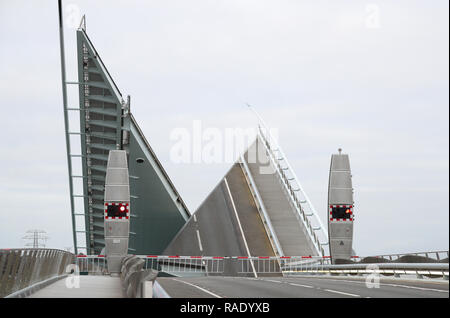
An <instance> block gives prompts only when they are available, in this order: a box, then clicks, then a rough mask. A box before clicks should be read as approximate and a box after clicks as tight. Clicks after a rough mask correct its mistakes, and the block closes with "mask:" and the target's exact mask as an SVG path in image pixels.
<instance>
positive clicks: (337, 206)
mask: <svg viewBox="0 0 450 318" xmlns="http://www.w3.org/2000/svg"><path fill="white" fill-rule="evenodd" d="M333 208H348V209H349V210H350V218H349V219H333ZM353 219H354V217H353V205H342V204H341V205H339V204H334V205H330V221H353Z"/></svg>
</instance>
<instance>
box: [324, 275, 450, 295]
mask: <svg viewBox="0 0 450 318" xmlns="http://www.w3.org/2000/svg"><path fill="white" fill-rule="evenodd" d="M321 279H322V278H321ZM323 279H324V280H328V281H333V282H347V283H356V284H366V282H365V281H356V280H346V279H328V278H323ZM380 286H391V287H403V288H410V289H419V290H429V291H435V292H439V293H448V290H443V289H435V288H427V287H418V286H410V285H399V284H390V283H380Z"/></svg>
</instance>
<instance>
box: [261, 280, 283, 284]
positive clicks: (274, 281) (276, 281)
mask: <svg viewBox="0 0 450 318" xmlns="http://www.w3.org/2000/svg"><path fill="white" fill-rule="evenodd" d="M264 281H265V282H271V283H279V284H281V283H282V282H280V281H279V280H271V279H264Z"/></svg>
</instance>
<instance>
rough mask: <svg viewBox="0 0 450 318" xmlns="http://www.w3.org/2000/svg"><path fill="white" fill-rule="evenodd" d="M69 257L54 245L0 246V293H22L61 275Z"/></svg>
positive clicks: (69, 261)
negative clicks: (37, 246)
mask: <svg viewBox="0 0 450 318" xmlns="http://www.w3.org/2000/svg"><path fill="white" fill-rule="evenodd" d="M73 259H74V255H73V254H72V253H69V252H66V251H62V250H56V249H2V250H0V297H23V296H26V295H28V294H30V293H31V292H33V291H35V290H37V289H40V288H42V287H43V286H45V285H46V284H49V283H51V282H53V281H54V280H56V279H59V278H62V277H64V276H65V270H66V267H67V265H69V264H71V263H72V262H73Z"/></svg>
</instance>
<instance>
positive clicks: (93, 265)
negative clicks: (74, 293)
mask: <svg viewBox="0 0 450 318" xmlns="http://www.w3.org/2000/svg"><path fill="white" fill-rule="evenodd" d="M75 265H77V267H78V270H79V272H80V274H81V275H87V274H90V275H107V274H108V266H107V264H106V257H105V255H77V257H76V259H75Z"/></svg>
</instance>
